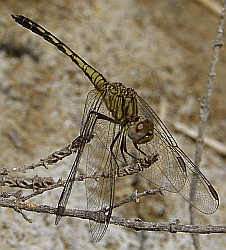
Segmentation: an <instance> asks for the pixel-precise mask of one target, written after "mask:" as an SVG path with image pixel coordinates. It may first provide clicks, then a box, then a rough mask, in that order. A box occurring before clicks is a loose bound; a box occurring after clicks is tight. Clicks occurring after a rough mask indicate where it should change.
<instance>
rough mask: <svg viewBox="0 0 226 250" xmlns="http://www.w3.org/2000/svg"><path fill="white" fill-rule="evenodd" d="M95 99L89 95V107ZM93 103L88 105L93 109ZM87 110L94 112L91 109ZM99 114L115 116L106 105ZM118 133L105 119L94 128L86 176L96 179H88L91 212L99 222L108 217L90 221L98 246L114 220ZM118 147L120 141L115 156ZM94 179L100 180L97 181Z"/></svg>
mask: <svg viewBox="0 0 226 250" xmlns="http://www.w3.org/2000/svg"><path fill="white" fill-rule="evenodd" d="M93 98H96V96H95V95H89V103H92V99H93ZM89 103H87V104H88V105H89ZM87 108H88V109H91V107H87ZM98 112H99V113H101V114H102V115H106V116H107V117H110V116H111V114H110V113H109V112H108V111H107V109H106V107H105V104H103V105H101V106H100V107H99V109H98ZM118 130H119V125H116V124H114V123H112V122H110V121H108V120H105V119H97V120H96V122H95V125H94V127H93V132H92V140H91V141H90V143H89V145H88V151H87V161H86V175H87V176H88V177H89V176H90V177H92V178H87V179H86V197H87V209H88V210H89V211H100V212H97V219H98V216H99V220H101V218H103V217H104V216H103V215H105V216H107V219H106V220H105V221H103V223H100V222H97V221H94V220H90V230H91V235H92V238H93V240H94V241H95V242H98V241H99V240H100V239H101V238H102V237H103V235H104V234H105V232H106V230H107V227H108V224H109V221H110V218H111V213H112V206H113V200H114V187H115V169H116V162H115V159H114V155H113V154H112V153H111V152H110V145H111V144H112V141H113V138H114V137H115V135H116V134H117V132H118ZM118 145H119V142H118V141H116V143H115V144H114V150H113V152H114V154H115V155H116V154H117V148H118ZM101 173H105V175H108V178H105V177H100V176H99V175H100V174H101ZM93 176H97V177H96V178H93ZM98 176H99V177H98ZM101 211H102V212H101Z"/></svg>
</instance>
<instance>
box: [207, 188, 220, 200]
mask: <svg viewBox="0 0 226 250" xmlns="http://www.w3.org/2000/svg"><path fill="white" fill-rule="evenodd" d="M209 190H210V193H211V194H212V195H213V197H214V199H215V200H216V201H218V202H219V197H218V194H217V191H216V190H215V189H214V187H213V186H212V185H209Z"/></svg>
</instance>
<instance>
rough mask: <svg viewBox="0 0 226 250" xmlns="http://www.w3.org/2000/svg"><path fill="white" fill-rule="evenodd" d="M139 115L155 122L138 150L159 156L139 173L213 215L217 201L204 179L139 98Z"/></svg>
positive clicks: (160, 122)
mask: <svg viewBox="0 0 226 250" xmlns="http://www.w3.org/2000/svg"><path fill="white" fill-rule="evenodd" d="M137 98H138V104H139V112H140V114H139V115H140V116H141V117H142V118H143V119H144V118H148V119H151V120H152V122H153V123H154V138H153V140H151V141H150V142H148V143H146V144H141V146H140V149H141V150H143V151H144V152H145V153H146V154H147V155H150V154H152V153H158V155H159V156H158V160H157V161H156V162H155V163H154V164H153V165H152V166H151V167H150V168H148V169H146V170H144V171H143V173H142V174H141V175H142V176H143V177H144V178H146V179H147V180H149V181H150V182H152V183H154V184H155V185H157V186H160V187H163V188H165V189H166V190H168V191H170V192H179V193H180V195H181V196H182V197H183V198H184V199H185V200H187V201H188V202H189V203H190V204H191V205H193V206H194V207H195V208H197V209H198V210H199V211H201V212H202V213H206V214H211V213H214V212H215V211H216V210H217V208H218V206H219V198H218V195H217V192H216V191H215V189H214V188H213V186H212V185H211V184H210V183H209V181H208V180H207V179H206V177H205V176H204V175H203V174H202V173H201V172H200V170H199V169H198V168H197V167H196V166H195V165H194V163H193V162H192V161H191V160H190V159H189V158H188V157H187V156H186V154H185V153H184V152H183V151H182V150H181V149H180V148H179V147H178V145H177V143H176V142H175V140H174V138H173V137H172V135H171V134H170V132H169V131H168V130H167V128H166V127H165V125H164V124H163V123H162V121H161V120H160V118H159V117H158V116H157V115H156V113H155V112H154V111H153V110H152V109H151V108H150V106H149V105H148V104H147V103H146V102H145V101H144V100H143V99H141V98H140V97H139V96H138V97H137Z"/></svg>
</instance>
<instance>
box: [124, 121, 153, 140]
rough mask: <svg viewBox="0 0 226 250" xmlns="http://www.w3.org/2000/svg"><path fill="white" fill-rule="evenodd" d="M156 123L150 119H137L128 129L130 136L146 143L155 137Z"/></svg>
mask: <svg viewBox="0 0 226 250" xmlns="http://www.w3.org/2000/svg"><path fill="white" fill-rule="evenodd" d="M153 131H154V124H153V122H152V121H151V120H150V119H146V120H142V121H137V122H136V123H135V124H134V125H132V126H131V127H130V128H129V129H128V136H129V138H130V139H131V140H132V141H133V142H135V143H137V144H141V143H146V142H148V141H150V140H152V138H153Z"/></svg>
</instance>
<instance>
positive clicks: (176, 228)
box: [0, 199, 226, 234]
mask: <svg viewBox="0 0 226 250" xmlns="http://www.w3.org/2000/svg"><path fill="white" fill-rule="evenodd" d="M0 205H1V206H4V207H8V208H12V209H14V210H15V211H16V212H19V213H21V214H22V215H23V217H24V218H25V219H26V218H27V216H26V215H24V214H23V210H25V211H30V212H36V213H45V214H56V210H57V209H56V208H55V207H51V206H47V205H37V204H34V203H25V202H15V201H12V200H7V201H3V199H0ZM63 216H69V217H77V218H81V219H89V220H94V219H95V212H91V211H86V210H78V209H66V210H65V212H64V215H63ZM26 220H28V221H29V222H31V219H28V218H27V219H26ZM110 224H113V225H118V226H122V227H127V228H130V229H134V230H136V231H142V230H143V231H159V232H160V231H161V232H170V233H177V232H181V233H195V234H212V233H226V226H212V225H207V226H202V225H200V226H192V225H180V224H179V220H176V221H172V222H169V223H153V222H144V221H142V220H140V219H135V220H127V219H125V218H121V217H116V216H112V218H111V221H110Z"/></svg>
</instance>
